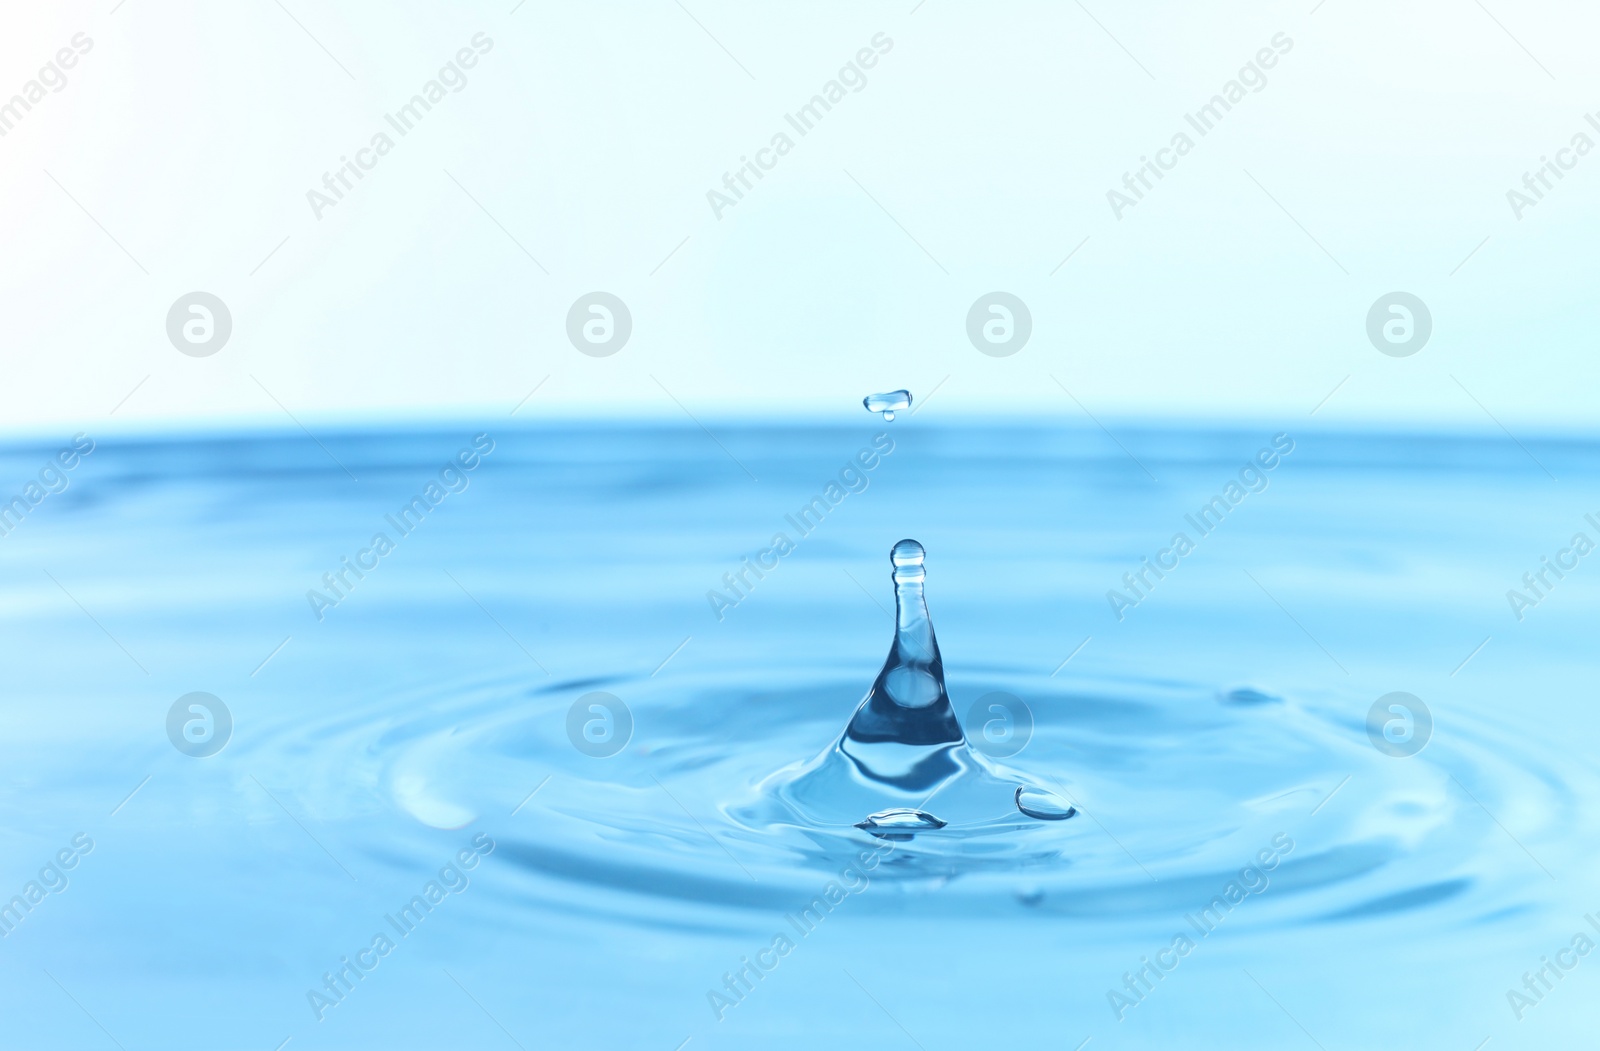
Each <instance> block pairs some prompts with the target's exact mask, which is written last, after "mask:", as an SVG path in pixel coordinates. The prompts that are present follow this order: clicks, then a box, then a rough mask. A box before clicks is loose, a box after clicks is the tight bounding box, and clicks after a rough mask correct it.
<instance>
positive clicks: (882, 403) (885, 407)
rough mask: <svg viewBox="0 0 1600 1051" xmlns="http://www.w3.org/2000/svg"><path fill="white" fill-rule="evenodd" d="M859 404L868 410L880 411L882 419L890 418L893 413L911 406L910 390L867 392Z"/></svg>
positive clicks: (892, 417) (892, 416)
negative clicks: (882, 392)
mask: <svg viewBox="0 0 1600 1051" xmlns="http://www.w3.org/2000/svg"><path fill="white" fill-rule="evenodd" d="M861 404H862V405H865V406H866V407H867V411H868V412H881V413H882V414H883V418H884V419H886V420H892V419H894V414H895V413H897V412H900V411H903V410H905V409H909V408H911V392H910V391H908V390H892V391H889V392H888V393H886V394H869V395H867V396H866V397H865V398H862V399H861Z"/></svg>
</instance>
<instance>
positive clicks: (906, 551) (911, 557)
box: [889, 540, 927, 568]
mask: <svg viewBox="0 0 1600 1051" xmlns="http://www.w3.org/2000/svg"><path fill="white" fill-rule="evenodd" d="M926 555H927V552H925V551H923V550H922V545H921V544H919V543H917V542H916V541H915V540H902V541H900V542H899V543H898V544H896V545H894V550H893V551H890V552H889V561H890V562H893V563H894V565H895V567H896V568H899V567H900V566H920V565H922V560H923V558H924V557H925V556H926Z"/></svg>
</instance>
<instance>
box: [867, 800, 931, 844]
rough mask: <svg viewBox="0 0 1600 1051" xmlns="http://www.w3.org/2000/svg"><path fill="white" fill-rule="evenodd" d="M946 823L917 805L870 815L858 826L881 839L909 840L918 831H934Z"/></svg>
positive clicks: (892, 808) (893, 808)
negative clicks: (917, 807) (919, 808)
mask: <svg viewBox="0 0 1600 1051" xmlns="http://www.w3.org/2000/svg"><path fill="white" fill-rule="evenodd" d="M944 825H945V823H944V822H943V821H940V820H939V819H938V818H936V817H934V816H933V815H932V814H930V813H928V812H927V811H925V810H918V809H916V808H915V807H891V808H889V809H888V810H880V811H878V812H877V813H876V814H872V815H870V816H869V817H868V818H867V819H866V820H865V821H858V822H856V827H857V828H859V829H865V830H866V831H868V832H871V833H872V834H873V835H874V836H877V837H878V838H879V839H893V840H907V839H910V838H911V837H912V836H913V835H915V834H916V833H918V832H932V831H933V830H934V829H939V828H943V827H944Z"/></svg>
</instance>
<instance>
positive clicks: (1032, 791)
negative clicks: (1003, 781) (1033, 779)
mask: <svg viewBox="0 0 1600 1051" xmlns="http://www.w3.org/2000/svg"><path fill="white" fill-rule="evenodd" d="M1016 802H1017V809H1018V810H1020V811H1022V812H1023V813H1024V814H1027V815H1028V816H1029V817H1036V818H1038V819H1039V820H1040V821H1065V820H1066V819H1067V818H1069V817H1071V816H1072V815H1073V814H1076V813H1077V812H1078V808H1077V807H1075V806H1073V805H1072V804H1071V803H1069V802H1067V801H1066V800H1065V799H1062V798H1061V797H1060V796H1058V795H1056V794H1055V793H1054V792H1046V791H1045V790H1044V789H1042V788H1029V787H1028V786H1027V785H1018V786H1017V795H1016Z"/></svg>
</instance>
